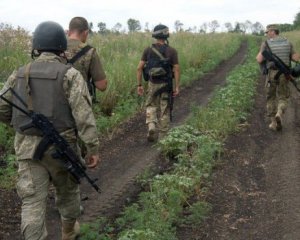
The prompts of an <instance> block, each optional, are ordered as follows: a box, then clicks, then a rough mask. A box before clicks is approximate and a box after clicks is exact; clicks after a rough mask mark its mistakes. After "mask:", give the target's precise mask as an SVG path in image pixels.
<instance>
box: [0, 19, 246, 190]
mask: <svg viewBox="0 0 300 240" xmlns="http://www.w3.org/2000/svg"><path fill="white" fill-rule="evenodd" d="M0 32H1V35H0V46H1V47H0V67H1V70H2V71H1V73H0V74H1V78H0V87H2V86H3V83H4V82H5V80H6V79H7V78H8V76H9V75H10V74H11V73H12V72H13V70H14V69H17V68H18V67H20V66H22V65H23V64H25V63H26V62H28V61H30V60H31V56H30V49H31V43H30V41H31V36H30V35H29V34H28V33H27V32H26V31H25V30H23V29H22V28H17V29H14V28H13V27H11V26H10V25H7V24H0ZM241 41H242V36H241V35H240V34H225V33H221V34H209V35H205V34H192V33H184V32H182V33H177V34H174V35H172V36H171V38H170V44H171V45H172V46H174V47H175V48H177V49H178V54H179V56H180V65H181V69H182V86H186V85H188V84H189V83H190V82H191V81H192V80H195V79H196V78H199V77H200V76H201V75H202V74H204V73H205V72H207V71H209V70H211V69H213V68H214V67H216V66H217V65H218V64H219V63H220V62H221V61H223V60H225V59H228V58H229V57H231V56H232V55H233V54H234V52H235V51H236V50H237V49H238V47H239V46H240V43H241ZM89 43H90V44H91V45H92V46H94V47H96V48H97V50H98V53H99V55H100V57H101V59H102V62H103V65H104V69H105V71H106V74H107V78H108V80H109V85H108V89H107V91H105V92H104V93H99V92H98V93H97V94H98V96H97V99H98V101H99V103H96V104H94V107H93V108H94V112H95V114H96V121H97V127H98V130H99V132H100V134H102V135H103V134H104V135H106V136H108V137H109V135H110V134H113V133H114V129H115V128H116V127H117V126H118V125H119V124H120V123H122V122H123V121H125V120H126V119H128V118H130V117H131V116H133V115H134V114H135V113H136V112H137V111H139V110H140V109H141V108H142V107H143V100H144V99H143V98H142V97H138V96H137V94H136V67H137V64H138V62H139V60H140V57H141V54H142V52H143V50H144V48H145V47H147V46H149V45H150V44H151V43H152V38H151V34H150V33H137V32H134V33H130V34H106V35H100V34H93V35H91V37H90V39H89ZM144 84H145V87H146V83H145V82H144ZM13 134H14V133H13V131H12V130H11V129H9V128H8V127H7V126H5V125H3V124H0V166H1V170H0V187H6V188H10V187H13V186H14V181H12V179H11V178H14V176H15V172H16V171H15V169H14V164H13V162H14V155H13V144H12V143H13ZM8 175H9V176H11V177H10V178H8V177H7V176H8Z"/></svg>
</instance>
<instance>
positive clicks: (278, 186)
mask: <svg viewBox="0 0 300 240" xmlns="http://www.w3.org/2000/svg"><path fill="white" fill-rule="evenodd" d="M291 90H292V98H291V102H290V105H289V108H288V109H287V111H286V113H285V115H284V123H283V124H284V127H283V130H282V131H281V132H272V131H271V130H269V129H268V128H267V126H268V121H267V119H266V118H265V115H266V113H265V95H264V87H263V81H260V84H259V86H258V88H257V91H258V94H257V97H256V103H255V109H254V111H253V113H252V115H251V117H250V119H249V126H248V127H247V128H246V129H245V130H244V131H243V132H241V133H238V134H235V135H233V136H231V137H230V138H229V139H228V140H227V141H226V151H225V153H224V156H223V157H222V159H221V161H220V162H219V163H218V166H217V168H216V169H215V171H214V176H213V187H212V189H211V192H210V194H209V196H208V201H209V202H210V203H211V204H212V207H213V210H212V213H211V216H210V217H209V218H208V219H207V220H206V221H205V222H204V224H203V225H201V226H197V227H196V229H195V228H194V229H193V228H190V227H185V228H182V229H181V230H180V231H179V232H178V236H179V239H181V240H196V239H202V240H205V239H207V240H246V239H247V240H248V239H249V240H250V239H251V240H299V239H300V161H299V160H300V109H299V107H300V105H299V104H300V102H299V100H300V95H299V93H297V92H296V91H295V90H294V88H293V86H291Z"/></svg>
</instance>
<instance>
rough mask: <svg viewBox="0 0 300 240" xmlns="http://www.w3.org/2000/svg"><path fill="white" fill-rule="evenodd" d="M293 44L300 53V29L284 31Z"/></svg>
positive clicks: (284, 34)
mask: <svg viewBox="0 0 300 240" xmlns="http://www.w3.org/2000/svg"><path fill="white" fill-rule="evenodd" d="M282 35H283V36H285V37H286V38H287V39H288V40H289V41H290V42H291V43H292V44H293V45H294V48H295V50H296V51H297V52H298V53H299V54H300V40H299V39H300V31H293V32H285V33H282Z"/></svg>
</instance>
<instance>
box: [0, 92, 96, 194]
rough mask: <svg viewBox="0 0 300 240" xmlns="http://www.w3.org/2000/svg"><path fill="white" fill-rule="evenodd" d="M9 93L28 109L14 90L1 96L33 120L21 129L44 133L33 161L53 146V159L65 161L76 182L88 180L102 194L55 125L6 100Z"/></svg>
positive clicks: (38, 114)
mask: <svg viewBox="0 0 300 240" xmlns="http://www.w3.org/2000/svg"><path fill="white" fill-rule="evenodd" d="M8 91H11V93H12V94H13V95H14V96H15V97H16V98H17V99H18V100H19V101H20V102H21V103H22V104H23V105H24V106H25V107H26V109H27V104H26V103H25V102H24V100H23V99H22V98H21V97H20V96H19V95H18V94H17V93H16V92H15V91H14V90H13V89H12V88H8V89H7V90H6V91H5V92H4V93H3V94H1V95H0V98H1V99H3V100H4V101H5V102H7V103H8V104H9V105H11V106H12V107H14V108H16V109H18V110H19V111H21V112H22V113H24V114H25V115H26V116H28V117H29V118H30V119H31V121H30V123H28V124H26V125H23V126H21V127H20V129H21V130H22V131H25V130H26V129H29V128H36V129H38V130H40V131H41V133H42V136H43V138H42V140H41V142H40V143H39V145H38V146H37V149H36V151H35V153H34V156H33V159H35V160H41V159H42V158H43V154H44V152H45V151H46V150H47V149H48V147H49V146H51V145H53V146H54V148H55V152H54V153H52V157H53V158H55V159H61V160H62V161H63V165H64V167H65V168H66V170H67V171H68V172H69V173H70V174H72V176H73V177H74V178H75V180H76V182H77V183H78V184H79V183H80V179H81V178H86V180H87V181H88V182H89V183H90V184H91V185H92V187H93V188H94V189H95V190H96V191H97V192H99V193H100V192H101V191H100V189H99V187H98V186H97V185H96V183H95V182H96V181H97V180H98V179H94V180H92V179H90V177H89V176H88V175H87V174H86V172H85V167H84V166H83V165H82V164H81V163H80V159H79V157H78V155H77V154H76V153H75V152H74V151H73V149H72V148H71V147H70V145H69V143H68V142H67V141H66V140H65V139H64V138H63V137H62V136H61V135H60V134H59V132H58V131H57V130H56V129H55V128H54V126H53V124H52V123H51V122H50V121H49V120H48V118H47V117H46V116H45V115H43V114H41V113H36V112H34V111H27V110H25V109H23V108H21V107H19V106H18V105H16V104H15V103H13V102H11V101H10V100H8V99H7V98H5V97H4V95H5V94H6V93H7V92H8Z"/></svg>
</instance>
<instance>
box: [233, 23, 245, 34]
mask: <svg viewBox="0 0 300 240" xmlns="http://www.w3.org/2000/svg"><path fill="white" fill-rule="evenodd" d="M233 32H235V33H241V32H243V31H242V30H241V25H240V23H238V22H237V23H235V27H234V29H233Z"/></svg>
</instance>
